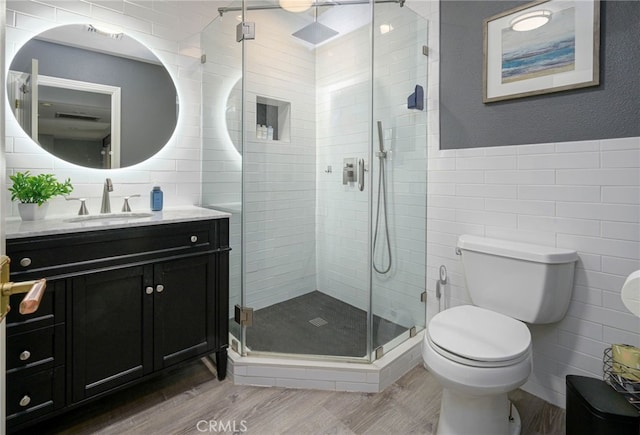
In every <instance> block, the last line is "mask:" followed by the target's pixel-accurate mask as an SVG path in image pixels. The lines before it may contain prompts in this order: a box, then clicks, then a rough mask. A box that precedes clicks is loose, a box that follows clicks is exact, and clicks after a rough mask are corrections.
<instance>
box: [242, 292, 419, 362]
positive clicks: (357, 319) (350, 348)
mask: <svg viewBox="0 0 640 435" xmlns="http://www.w3.org/2000/svg"><path fill="white" fill-rule="evenodd" d="M366 326H367V313H366V312H365V311H363V310H361V309H358V308H356V307H354V306H352V305H349V304H347V303H345V302H342V301H340V300H338V299H336V298H333V297H331V296H328V295H326V294H324V293H321V292H319V291H314V292H311V293H307V294H305V295H302V296H298V297H296V298H293V299H289V300H287V301H284V302H280V303H278V304H275V305H271V306H269V307H266V308H262V309H260V310H257V311H255V312H254V313H253V326H251V327H248V328H247V345H248V347H249V349H251V350H254V351H262V352H281V353H292V354H308V355H332V356H347V357H364V356H365V355H366V351H367V341H366V340H367V334H366ZM230 329H231V332H232V333H233V334H234V335H236V336H239V331H240V327H239V326H238V324H237V323H235V322H234V321H233V320H231V321H230ZM406 330H407V328H404V327H402V326H400V325H397V324H395V323H392V322H390V321H388V320H386V319H382V318H380V317H378V316H374V317H373V331H374V337H373V339H374V340H373V347H374V349H375V348H376V347H378V346H380V345H383V344H385V343H387V342H388V341H390V340H391V339H393V338H395V337H397V336H398V335H400V334H402V333H403V332H405V331H406Z"/></svg>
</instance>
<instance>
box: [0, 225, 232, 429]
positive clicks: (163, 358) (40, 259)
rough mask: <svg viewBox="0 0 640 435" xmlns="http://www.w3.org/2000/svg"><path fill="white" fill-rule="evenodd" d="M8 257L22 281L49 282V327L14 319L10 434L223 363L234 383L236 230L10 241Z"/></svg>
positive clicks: (44, 320)
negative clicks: (190, 364) (169, 374)
mask: <svg viewBox="0 0 640 435" xmlns="http://www.w3.org/2000/svg"><path fill="white" fill-rule="evenodd" d="M45 250H47V251H46V252H47V253H46V254H44V255H41V253H42V252H44V251H45ZM51 250H53V251H57V252H53V253H52V252H51ZM7 252H8V255H9V256H10V257H12V259H13V263H12V266H14V265H16V264H17V265H16V266H14V267H13V268H12V280H14V281H17V280H26V279H33V278H34V277H42V276H43V277H45V278H48V279H49V281H48V286H47V292H46V293H45V299H44V300H43V302H42V305H41V308H40V310H39V311H38V312H37V313H36V314H34V315H32V316H31V317H34V316H36V315H37V316H39V317H37V318H36V319H37V320H34V319H33V318H24V319H21V318H20V316H17V315H15V314H14V316H13V318H12V317H11V315H10V318H9V319H8V320H9V322H8V324H7V326H8V329H7V336H8V338H7V359H8V362H7V368H8V371H7V404H8V405H7V416H8V417H7V426H8V428H9V429H10V430H11V429H12V428H16V429H17V428H21V427H25V426H27V425H28V424H30V423H32V422H35V421H39V420H42V419H44V418H46V417H49V416H51V415H55V414H57V413H59V412H61V410H64V409H68V408H71V407H75V406H79V405H81V404H82V403H85V402H87V401H89V400H91V399H92V398H96V397H100V396H103V395H105V394H108V393H110V392H113V391H116V390H118V389H121V388H123V387H124V386H128V385H131V384H133V383H135V382H137V381H140V380H143V379H146V378H148V377H149V376H151V375H153V374H156V373H160V372H162V371H163V370H166V369H168V368H170V367H172V366H175V365H176V364H179V363H181V362H184V361H188V360H191V359H194V358H197V357H201V356H204V355H208V354H211V353H215V355H216V363H217V365H218V373H219V375H218V377H219V378H220V379H224V376H225V374H226V361H227V352H226V348H227V344H228V326H227V319H228V317H229V316H228V291H229V290H228V287H229V286H228V268H229V263H228V252H229V223H228V219H226V218H223V219H214V220H204V221H195V222H184V223H173V224H160V225H153V226H144V227H134V228H120V229H110V230H101V231H91V232H84V233H73V234H68V235H63V236H60V235H56V236H41V237H33V238H28V239H15V240H11V239H9V240H7ZM23 259H29V261H23ZM56 259H57V261H56ZM27 263H28V265H27V266H22V265H21V264H27ZM52 290H53V291H52ZM12 302H13V301H12ZM18 302H19V300H17V301H16V302H13V303H14V304H17V303H18ZM15 306H17V305H15ZM34 318H35V317H34ZM23 348H24V349H27V348H29V349H33V350H32V351H30V354H31V355H32V356H31V358H32V359H33V361H34V362H33V363H31V364H30V365H29V364H27V365H25V364H20V363H19V361H20V354H21V352H23V350H24V349H23ZM20 349H23V350H20ZM22 355H23V357H24V354H22ZM27 366H28V367H27ZM28 394H30V395H31V396H29V397H30V398H31V399H30V400H29V401H27V400H26V399H24V400H23V398H24V397H25V395H28Z"/></svg>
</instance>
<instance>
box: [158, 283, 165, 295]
mask: <svg viewBox="0 0 640 435" xmlns="http://www.w3.org/2000/svg"><path fill="white" fill-rule="evenodd" d="M156 291H157V292H158V293H162V292H163V291H164V286H163V285H162V284H158V285H157V286H156Z"/></svg>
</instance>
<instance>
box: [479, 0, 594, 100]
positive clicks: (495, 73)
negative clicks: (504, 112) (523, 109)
mask: <svg viewBox="0 0 640 435" xmlns="http://www.w3.org/2000/svg"><path fill="white" fill-rule="evenodd" d="M541 22H544V24H542V25H540V23H541ZM531 23H533V25H531V26H529V24H531ZM483 24H484V25H483V42H484V46H483V63H484V64H483V103H491V102H495V101H503V100H510V99H514V98H523V97H529V96H533V95H542V94H548V93H552V92H560V91H566V90H569V89H578V88H584V87H588V86H597V85H599V84H600V74H599V72H600V59H599V58H600V0H536V1H534V2H531V3H527V4H524V5H522V6H519V7H517V8H514V9H510V10H508V11H505V12H502V13H500V14H497V15H494V16H492V17H489V18H487V19H485V20H484V21H483ZM534 25H538V27H533V26H534ZM527 26H529V27H533V28H532V29H529V28H528V27H527Z"/></svg>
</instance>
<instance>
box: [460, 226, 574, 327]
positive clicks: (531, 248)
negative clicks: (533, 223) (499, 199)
mask: <svg viewBox="0 0 640 435" xmlns="http://www.w3.org/2000/svg"><path fill="white" fill-rule="evenodd" d="M458 248H459V249H458V251H457V252H458V253H459V254H461V255H462V264H463V267H464V274H465V278H466V281H467V289H468V290H469V294H470V296H471V301H472V302H473V304H474V305H477V306H479V307H483V308H487V309H489V310H493V311H497V312H499V313H502V314H505V315H507V316H510V317H513V318H514V319H518V320H522V321H523V322H527V323H534V324H538V323H553V322H557V321H559V320H560V319H562V318H563V317H564V315H565V314H566V312H567V309H568V308H569V301H570V300H571V291H572V289H573V272H574V268H575V263H576V261H577V260H578V254H577V253H576V252H575V251H572V250H568V249H560V248H553V247H547V246H540V245H533V244H529V243H520V242H511V241H507V240H499V239H491V238H486V237H477V236H470V235H462V236H460V237H459V238H458Z"/></svg>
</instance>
